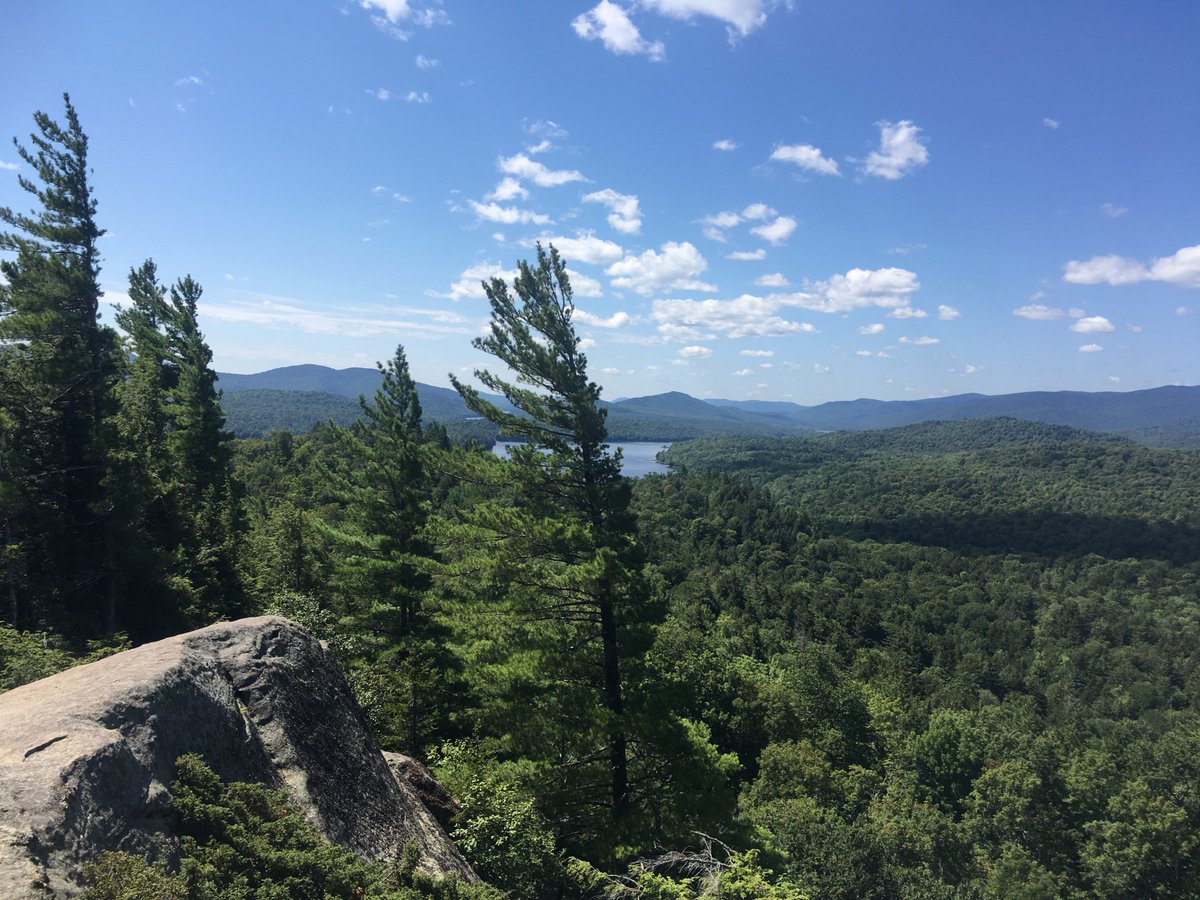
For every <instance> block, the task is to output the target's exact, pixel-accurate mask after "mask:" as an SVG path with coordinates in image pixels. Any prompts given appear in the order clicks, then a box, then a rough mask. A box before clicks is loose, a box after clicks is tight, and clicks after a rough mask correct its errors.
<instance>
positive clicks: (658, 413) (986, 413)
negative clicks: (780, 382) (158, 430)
mask: <svg viewBox="0 0 1200 900" xmlns="http://www.w3.org/2000/svg"><path fill="white" fill-rule="evenodd" d="M218 378H219V383H218V386H219V387H220V388H221V389H222V390H223V391H224V398H223V400H222V403H223V406H224V408H225V412H226V416H227V418H228V423H229V428H230V429H231V430H232V431H233V432H234V434H236V435H238V436H239V437H248V436H255V435H262V434H266V433H268V432H270V431H272V430H275V429H279V428H283V429H286V430H289V431H295V432H303V431H307V430H308V429H309V428H311V427H312V426H313V425H314V424H315V423H317V422H322V421H326V420H332V421H334V422H337V423H339V424H347V423H349V422H351V421H353V420H354V419H355V418H356V417H357V416H358V414H359V406H358V397H359V395H366V396H367V397H368V398H369V397H370V396H371V395H373V394H374V392H375V390H376V388H378V386H379V383H380V374H379V371H378V370H377V369H366V368H351V369H331V368H328V367H326V366H317V365H300V366H287V367H284V368H280V369H271V370H269V371H266V372H259V373H257V374H253V375H235V374H229V373H218ZM417 390H418V392H419V394H420V398H421V406H422V408H423V411H424V414H425V417H426V418H427V419H429V420H434V421H440V422H445V423H447V424H451V423H456V422H465V421H468V420H472V419H477V417H476V416H475V415H474V413H472V412H471V411H470V410H469V409H467V407H466V404H464V403H463V401H462V399H461V398H460V397H459V396H458V394H457V393H456V392H455V391H453V390H451V389H450V388H444V387H437V386H434V385H428V384H419V383H418V385H417ZM485 396H487V397H488V399H490V400H492V401H493V402H495V403H497V405H500V406H502V407H506V408H511V407H508V404H507V403H506V402H505V401H504V399H503V398H502V397H497V396H493V395H485ZM606 406H607V408H608V427H609V436H610V437H611V438H612V439H613V440H624V441H633V440H653V441H675V440H686V439H688V438H693V437H699V436H701V435H711V434H749V435H755V434H793V433H797V432H804V431H863V430H868V429H876V428H891V427H895V426H898V425H912V424H916V423H918V422H928V421H948V420H962V419H975V418H993V417H1008V418H1015V419H1024V420H1026V421H1031V422H1045V423H1049V424H1053V425H1069V426H1072V427H1075V428H1086V429H1090V430H1093V431H1101V432H1106V433H1109V434H1119V435H1122V436H1125V437H1130V438H1133V439H1134V440H1137V441H1139V442H1141V443H1146V444H1153V445H1158V446H1174V447H1193V448H1200V386H1190V387H1189V386H1180V385H1168V386H1164V387H1157V388H1151V389H1148V390H1141V391H1128V392H1116V391H1102V392H1096V393H1089V392H1085V391H1029V392H1024V393H1016V394H1000V395H995V396H989V395H985V394H956V395H954V396H950V397H934V398H929V399H924V400H870V399H858V400H839V401H834V402H830V403H822V404H819V405H816V406H801V405H800V404H797V403H788V402H785V401H765V400H701V399H698V398H696V397H692V396H690V395H688V394H684V393H680V392H678V391H671V392H669V393H665V394H655V395H653V396H649V397H633V398H625V399H621V400H617V401H614V402H612V403H607V404H606Z"/></svg>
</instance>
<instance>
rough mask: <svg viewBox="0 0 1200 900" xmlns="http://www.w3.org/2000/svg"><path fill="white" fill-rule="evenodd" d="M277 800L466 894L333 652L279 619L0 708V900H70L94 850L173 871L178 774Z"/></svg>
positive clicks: (101, 668) (52, 685) (202, 638)
mask: <svg viewBox="0 0 1200 900" xmlns="http://www.w3.org/2000/svg"><path fill="white" fill-rule="evenodd" d="M189 752H191V753H198V754H200V755H201V756H203V757H204V759H205V761H206V762H207V763H208V764H209V765H210V766H211V767H212V768H213V769H214V770H215V771H216V772H217V773H218V774H220V775H221V776H222V777H224V778H226V779H227V780H239V781H257V782H263V783H266V784H269V785H271V786H274V787H281V788H283V789H285V790H286V791H287V794H288V796H289V798H290V799H291V801H292V803H293V804H294V805H295V806H296V808H297V809H299V810H300V811H301V812H303V813H304V815H305V816H307V818H308V819H309V821H311V822H312V823H313V824H314V825H315V826H316V827H317V828H318V829H319V830H320V831H321V832H322V833H323V834H324V835H325V836H326V837H328V838H329V839H330V840H332V841H335V842H337V843H339V844H342V845H344V846H347V847H350V848H352V849H353V850H355V851H356V852H358V853H360V854H361V855H363V856H364V857H367V858H371V859H381V858H387V857H390V856H393V855H396V854H398V853H400V852H401V851H402V850H403V848H404V846H405V845H406V844H408V843H409V842H414V843H415V844H416V845H417V847H418V848H419V849H420V851H421V864H420V865H421V868H423V869H424V870H425V871H428V872H432V873H455V874H457V875H458V877H459V878H460V879H462V880H466V881H472V882H474V881H477V880H478V879H477V877H476V876H475V874H474V873H473V872H472V871H471V868H470V867H469V866H468V865H467V863H466V862H465V861H464V860H463V858H462V856H461V855H460V854H459V852H458V849H457V848H456V847H455V846H454V844H453V843H452V842H451V841H450V840H449V838H447V837H446V834H445V832H444V831H443V830H442V828H441V827H440V826H439V825H438V823H437V821H436V820H435V819H434V817H433V816H432V815H431V814H430V812H429V810H427V809H426V808H425V806H424V804H423V803H422V802H421V801H420V799H419V798H418V797H417V795H416V793H415V792H414V791H413V789H412V787H410V786H409V784H408V782H407V781H406V780H402V779H397V778H396V777H395V775H394V774H393V772H392V770H391V768H390V767H389V765H388V763H387V761H386V760H385V759H384V756H383V754H382V753H381V752H380V750H379V747H378V746H377V745H376V744H375V741H374V740H373V739H372V738H371V735H370V733H369V732H368V730H367V726H366V721H365V719H364V718H363V714H362V711H361V710H360V709H359V708H358V705H357V704H356V703H355V700H354V697H353V694H352V693H351V691H350V687H349V685H348V684H347V683H346V680H345V678H344V676H343V675H342V671H341V669H340V667H339V666H338V664H337V662H336V660H334V658H333V656H332V655H331V654H330V652H329V651H328V650H327V649H326V648H325V647H324V646H322V645H321V644H320V643H319V642H318V641H317V640H315V639H314V638H313V637H312V636H311V635H310V634H309V633H308V632H307V631H305V630H304V629H303V628H302V627H300V626H299V625H297V624H295V623H294V622H290V621H288V620H287V619H281V618H275V617H263V618H256V619H243V620H241V621H238V622H228V623H223V624H219V625H212V626H210V627H208V628H203V629H201V630H199V631H193V632H190V633H188V634H184V635H180V636H178V637H174V638H169V639H167V640H165V641H158V642H157V643H154V644H146V645H144V646H141V647H138V648H136V649H133V650H128V651H126V652H124V653H118V654H116V655H115V656H111V657H109V658H107V659H103V660H100V661H99V662H94V663H90V664H89V665H86V666H79V667H77V668H74V669H69V670H67V671H65V672H60V673H59V674H57V675H54V676H52V677H50V678H45V679H43V680H41V681H38V682H34V683H33V684H28V685H25V686H23V687H19V688H16V689H15V690H12V691H9V692H8V693H5V694H0V897H3V898H6V900H20V898H27V897H28V898H35V897H36V898H45V897H47V896H64V897H66V896H72V895H74V894H76V893H78V892H79V890H80V879H81V873H82V865H83V863H85V862H88V861H90V860H92V859H94V858H95V857H96V856H97V854H98V853H100V852H101V851H103V850H124V851H128V852H132V853H137V854H141V855H147V856H152V857H158V858H169V857H170V856H171V854H172V853H173V852H174V851H175V849H176V846H177V843H176V840H175V836H174V835H173V833H172V826H173V818H172V815H171V812H170V805H169V790H170V784H171V781H172V779H173V777H174V764H175V759H176V758H177V757H178V756H179V755H180V754H181V753H189Z"/></svg>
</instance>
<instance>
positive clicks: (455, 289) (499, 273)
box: [428, 262, 517, 301]
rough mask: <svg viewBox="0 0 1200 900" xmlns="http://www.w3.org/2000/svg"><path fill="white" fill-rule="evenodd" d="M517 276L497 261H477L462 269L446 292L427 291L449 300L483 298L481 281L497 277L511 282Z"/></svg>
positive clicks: (434, 295) (484, 295) (488, 280)
mask: <svg viewBox="0 0 1200 900" xmlns="http://www.w3.org/2000/svg"><path fill="white" fill-rule="evenodd" d="M516 277H517V271H516V269H505V268H504V266H502V265H500V264H499V263H492V262H484V263H478V264H476V265H474V266H470V267H468V268H466V269H463V272H462V274H461V275H459V276H458V280H457V281H455V282H454V284H452V285H450V290H449V291H448V292H446V293H438V292H436V291H429V292H428V293H429V294H430V296H433V297H445V298H447V299H449V300H454V301H458V300H462V299H463V298H464V297H471V298H483V297H486V296H487V294H486V293H484V290H483V282H485V281H487V282H489V283H490V282H491V280H492V279H493V278H499V279H500V280H502V281H505V282H511V281H512V280H513V279H514V278H516Z"/></svg>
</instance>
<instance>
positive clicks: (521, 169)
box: [497, 153, 587, 187]
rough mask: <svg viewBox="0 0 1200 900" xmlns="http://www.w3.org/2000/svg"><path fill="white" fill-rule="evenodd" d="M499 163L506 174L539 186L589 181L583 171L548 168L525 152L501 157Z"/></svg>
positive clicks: (555, 185)
mask: <svg viewBox="0 0 1200 900" xmlns="http://www.w3.org/2000/svg"><path fill="white" fill-rule="evenodd" d="M497 165H498V167H499V169H500V171H501V172H503V173H504V174H505V175H513V176H515V177H517V178H524V179H525V180H526V181H532V182H533V183H534V184H536V185H537V186H538V187H558V186H559V185H563V184H569V183H570V182H572V181H587V179H586V178H584V177H583V174H582V173H581V172H577V171H575V170H574V169H548V168H547V167H546V166H545V165H543V164H542V163H540V162H537V161H536V160H532V159H530V158H529V157H528V156H526V155H525V154H524V153H518V154H517V155H516V156H507V157H501V158H500V162H499V163H498V164H497Z"/></svg>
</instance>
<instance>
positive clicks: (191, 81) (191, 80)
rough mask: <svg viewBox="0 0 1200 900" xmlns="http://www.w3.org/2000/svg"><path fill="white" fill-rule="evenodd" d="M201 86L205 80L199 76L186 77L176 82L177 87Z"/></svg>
mask: <svg viewBox="0 0 1200 900" xmlns="http://www.w3.org/2000/svg"><path fill="white" fill-rule="evenodd" d="M200 84H204V79H203V78H201V77H200V76H199V75H184V76H183V77H182V78H180V79H177V80H176V82H175V87H192V86H194V85H200Z"/></svg>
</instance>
